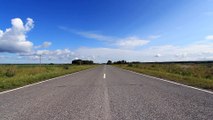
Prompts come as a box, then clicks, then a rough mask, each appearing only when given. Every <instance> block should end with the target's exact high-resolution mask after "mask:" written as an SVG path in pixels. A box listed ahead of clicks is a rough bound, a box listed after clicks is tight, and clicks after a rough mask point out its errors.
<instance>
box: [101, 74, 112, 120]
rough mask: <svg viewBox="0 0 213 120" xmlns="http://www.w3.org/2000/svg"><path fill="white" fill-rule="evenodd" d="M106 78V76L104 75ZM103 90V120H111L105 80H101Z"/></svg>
mask: <svg viewBox="0 0 213 120" xmlns="http://www.w3.org/2000/svg"><path fill="white" fill-rule="evenodd" d="M104 76H105V77H106V74H105V73H104ZM103 88H104V110H105V112H104V117H105V120H112V116H111V110H110V101H109V91H108V87H107V83H106V79H104V80H103Z"/></svg>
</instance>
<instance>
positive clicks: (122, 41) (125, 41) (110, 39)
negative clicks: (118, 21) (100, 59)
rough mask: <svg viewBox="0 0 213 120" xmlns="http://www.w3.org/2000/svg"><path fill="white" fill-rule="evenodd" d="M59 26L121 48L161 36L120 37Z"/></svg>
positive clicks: (139, 45) (138, 45)
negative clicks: (143, 37)
mask: <svg viewBox="0 0 213 120" xmlns="http://www.w3.org/2000/svg"><path fill="white" fill-rule="evenodd" d="M59 28H60V29H62V30H65V31H67V32H71V33H74V34H77V35H80V36H82V37H85V38H89V39H94V40H98V41H103V42H105V43H107V44H108V45H112V46H116V47H118V48H122V49H134V48H137V47H141V46H144V45H146V44H148V43H149V42H150V41H151V40H153V39H158V38H160V37H161V36H160V35H151V36H148V38H147V39H142V38H139V37H137V36H128V37H124V38H121V37H116V36H107V35H103V34H97V33H92V32H86V31H76V30H72V29H69V28H66V27H61V26H60V27H59Z"/></svg>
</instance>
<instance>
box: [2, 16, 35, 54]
mask: <svg viewBox="0 0 213 120" xmlns="http://www.w3.org/2000/svg"><path fill="white" fill-rule="evenodd" d="M11 24H12V27H11V28H7V29H6V30H5V31H3V30H1V29H0V52H9V53H22V52H29V51H31V49H32V47H33V43H32V42H30V41H29V40H27V36H26V34H27V32H29V31H30V30H31V29H32V28H33V26H34V21H33V19H31V18H27V21H26V24H24V23H23V21H22V20H21V19H20V18H14V19H12V20H11Z"/></svg>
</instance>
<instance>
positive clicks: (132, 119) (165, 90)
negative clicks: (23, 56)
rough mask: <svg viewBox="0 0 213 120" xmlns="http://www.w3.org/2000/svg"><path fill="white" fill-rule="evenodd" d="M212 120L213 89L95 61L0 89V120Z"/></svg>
mask: <svg viewBox="0 0 213 120" xmlns="http://www.w3.org/2000/svg"><path fill="white" fill-rule="evenodd" d="M153 119H156V120H213V94H211V93H207V92H203V91H199V90H196V89H191V88H188V87H184V86H180V85H175V84H172V83H168V82H165V81H161V80H158V79H155V78H150V77H146V76H142V75H138V74H135V73H132V72H129V71H126V70H122V69H120V68H116V67H112V66H99V67H97V68H94V69H89V70H85V71H82V72H79V73H76V74H72V75H68V76H66V77H63V78H57V79H53V80H50V81H47V82H44V83H41V84H37V85H33V86H30V87H25V88H22V89H18V90H15V91H11V92H7V93H1V94H0V120H153Z"/></svg>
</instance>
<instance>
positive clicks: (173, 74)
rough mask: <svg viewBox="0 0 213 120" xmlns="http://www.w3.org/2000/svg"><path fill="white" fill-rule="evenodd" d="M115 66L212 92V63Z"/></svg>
mask: <svg viewBox="0 0 213 120" xmlns="http://www.w3.org/2000/svg"><path fill="white" fill-rule="evenodd" d="M116 66H117V67H120V68H124V69H127V70H131V71H135V72H139V73H143V74H147V75H151V76H156V77H159V78H164V79H168V80H171V81H175V82H179V83H183V84H186V85H190V86H194V87H199V88H203V89H210V90H213V64H212V63H208V64H207V63H200V64H198V63H196V64H193V63H182V64H181V63H179V64H176V63H173V64H129V65H116Z"/></svg>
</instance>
